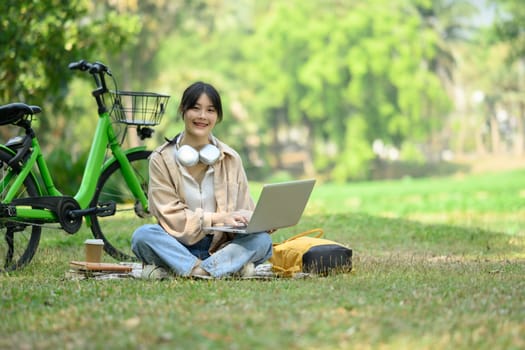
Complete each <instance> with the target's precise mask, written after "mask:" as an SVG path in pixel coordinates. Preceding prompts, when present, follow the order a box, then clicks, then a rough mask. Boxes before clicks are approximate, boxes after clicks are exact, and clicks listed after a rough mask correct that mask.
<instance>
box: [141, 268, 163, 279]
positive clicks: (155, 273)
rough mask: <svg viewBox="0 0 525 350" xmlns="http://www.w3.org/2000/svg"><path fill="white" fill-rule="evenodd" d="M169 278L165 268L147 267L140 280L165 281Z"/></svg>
mask: <svg viewBox="0 0 525 350" xmlns="http://www.w3.org/2000/svg"><path fill="white" fill-rule="evenodd" d="M169 276H170V275H169V273H168V271H166V269H165V268H163V267H160V266H157V265H145V266H144V268H143V269H142V273H141V274H140V278H143V279H148V280H163V279H166V278H168V277H169Z"/></svg>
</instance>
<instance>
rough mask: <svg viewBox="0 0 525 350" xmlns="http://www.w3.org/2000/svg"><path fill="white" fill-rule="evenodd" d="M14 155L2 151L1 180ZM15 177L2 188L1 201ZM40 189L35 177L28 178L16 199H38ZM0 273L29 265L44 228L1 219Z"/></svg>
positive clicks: (0, 153)
mask: <svg viewBox="0 0 525 350" xmlns="http://www.w3.org/2000/svg"><path fill="white" fill-rule="evenodd" d="M11 158H13V155H12V154H10V153H9V152H6V151H5V150H3V149H0V179H4V177H5V176H6V174H7V171H8V163H9V160H10V159H11ZM14 178H15V177H13V178H12V179H11V180H10V181H9V183H7V186H6V187H5V188H0V199H3V198H4V196H5V194H6V192H7V189H9V187H10V185H11V184H12V183H13V181H14ZM40 195H41V194H40V193H39V192H38V187H37V185H36V183H35V180H34V179H33V177H31V176H28V177H27V178H26V179H25V181H24V185H23V186H22V187H21V188H20V190H19V192H18V193H17V195H16V196H15V198H27V197H38V196H40ZM0 232H2V236H3V237H2V238H0V259H2V262H1V265H0V272H6V271H13V270H16V269H18V268H21V267H22V266H24V265H26V264H28V263H29V262H30V261H31V259H33V256H34V255H35V253H36V249H37V247H38V244H39V242H40V235H41V233H42V227H41V226H38V225H31V224H28V223H21V222H17V221H14V220H9V218H0Z"/></svg>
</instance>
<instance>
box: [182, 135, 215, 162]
mask: <svg viewBox="0 0 525 350" xmlns="http://www.w3.org/2000/svg"><path fill="white" fill-rule="evenodd" d="M182 136H183V134H181V135H179V137H177V141H176V147H175V158H176V159H177V160H178V161H179V163H180V164H182V165H183V166H193V165H196V164H197V163H198V162H199V161H200V162H201V163H204V164H206V165H213V164H215V162H216V161H217V160H219V158H220V156H221V151H220V150H219V148H217V146H215V145H213V144H210V143H209V144H207V145H206V146H204V147H202V148H201V149H200V150H199V151H197V150H196V149H195V148H193V147H191V146H189V145H182V146H180V140H181V139H182ZM212 142H213V140H212Z"/></svg>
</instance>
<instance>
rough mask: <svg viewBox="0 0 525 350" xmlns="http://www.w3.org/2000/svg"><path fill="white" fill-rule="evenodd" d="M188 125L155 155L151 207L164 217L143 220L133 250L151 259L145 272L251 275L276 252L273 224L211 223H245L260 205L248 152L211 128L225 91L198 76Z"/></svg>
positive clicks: (186, 112) (186, 104)
mask: <svg viewBox="0 0 525 350" xmlns="http://www.w3.org/2000/svg"><path fill="white" fill-rule="evenodd" d="M179 113H180V115H181V117H182V120H183V121H184V131H183V132H182V133H180V134H179V135H177V136H175V138H173V139H172V140H170V141H168V142H166V143H165V144H164V145H162V146H160V147H159V148H157V149H156V150H155V151H154V152H153V153H152V155H151V158H150V165H149V171H150V183H149V209H150V212H151V214H152V215H154V216H155V217H156V218H157V221H158V224H148V225H144V226H141V227H139V228H138V229H137V230H136V231H135V232H134V233H133V237H132V242H131V245H132V250H133V252H134V253H135V255H136V256H137V257H138V258H139V259H141V260H142V261H143V263H144V264H146V266H145V267H144V270H143V276H145V277H152V278H163V277H166V276H167V274H168V271H166V270H169V272H171V273H174V274H176V275H179V276H193V277H204V278H211V277H223V276H229V275H239V276H250V275H253V274H254V266H255V265H258V264H261V263H263V262H265V261H266V260H267V259H268V258H270V256H271V254H272V240H271V237H270V235H269V233H267V232H261V233H256V234H251V235H238V236H235V235H232V234H229V233H223V232H218V231H206V230H203V227H209V226H212V225H221V224H224V225H242V224H246V223H247V222H248V220H249V219H250V216H251V214H252V212H253V209H254V202H253V200H252V198H251V197H250V194H249V189H248V180H247V177H246V173H245V171H244V168H243V166H242V161H241V158H240V157H239V155H238V153H237V152H235V151H234V150H233V149H232V148H230V147H229V146H228V145H226V144H225V143H223V142H221V141H219V140H218V139H217V138H215V137H214V136H213V135H212V130H213V128H214V127H215V125H216V124H217V123H219V122H220V121H221V120H222V104H221V98H220V95H219V93H218V92H217V90H216V89H215V88H214V87H213V86H212V85H210V84H207V83H203V82H196V83H194V84H192V85H190V86H189V87H188V88H187V89H186V90H185V91H184V93H183V95H182V98H181V101H180V105H179Z"/></svg>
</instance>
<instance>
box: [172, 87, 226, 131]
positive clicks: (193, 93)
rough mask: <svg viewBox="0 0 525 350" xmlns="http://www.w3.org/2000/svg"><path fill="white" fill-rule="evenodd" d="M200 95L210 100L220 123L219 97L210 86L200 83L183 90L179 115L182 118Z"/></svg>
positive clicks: (220, 107)
mask: <svg viewBox="0 0 525 350" xmlns="http://www.w3.org/2000/svg"><path fill="white" fill-rule="evenodd" d="M202 94H206V95H207V96H208V97H209V98H210V100H211V103H212V104H213V107H215V109H216V110H217V120H218V121H219V122H220V121H222V103H221V96H220V95H219V92H218V91H217V90H216V89H215V88H214V87H213V86H212V85H210V84H208V83H203V82H202V81H198V82H196V83H193V84H191V85H190V86H188V87H187V88H186V90H184V93H183V94H182V98H181V100H180V104H179V113H180V114H181V116H184V113H186V111H187V110H188V109H190V108H192V107H193V106H195V104H196V103H197V100H198V99H199V97H201V95H202Z"/></svg>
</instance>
